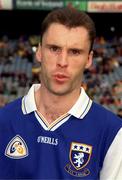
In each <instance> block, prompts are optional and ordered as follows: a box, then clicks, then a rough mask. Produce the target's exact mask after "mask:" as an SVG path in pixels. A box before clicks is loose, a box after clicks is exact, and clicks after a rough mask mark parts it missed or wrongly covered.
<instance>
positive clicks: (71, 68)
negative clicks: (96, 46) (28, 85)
mask: <svg viewBox="0 0 122 180" xmlns="http://www.w3.org/2000/svg"><path fill="white" fill-rule="evenodd" d="M89 49H90V41H89V36H88V32H87V30H86V29H85V28H83V27H76V28H67V27H66V26H64V25H61V24H58V23H53V24H52V25H50V27H49V28H48V30H47V31H46V32H45V33H44V35H43V38H42V44H41V46H40V47H39V49H38V51H37V53H38V61H39V62H41V85H42V87H43V88H44V89H46V91H48V92H50V93H53V94H55V95H59V96H61V95H66V94H68V93H71V92H72V91H75V90H79V88H80V86H81V80H82V76H83V72H84V69H85V68H89V67H90V65H91V63H92V54H93V53H92V52H90V53H89Z"/></svg>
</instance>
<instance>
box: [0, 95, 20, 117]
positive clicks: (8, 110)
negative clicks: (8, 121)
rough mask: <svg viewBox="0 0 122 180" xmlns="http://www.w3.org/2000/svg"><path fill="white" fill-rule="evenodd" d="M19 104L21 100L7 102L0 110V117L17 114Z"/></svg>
mask: <svg viewBox="0 0 122 180" xmlns="http://www.w3.org/2000/svg"><path fill="white" fill-rule="evenodd" d="M21 102H22V98H18V99H16V100H14V101H12V102H9V103H8V104H6V105H5V106H4V107H2V108H0V117H1V116H6V115H9V114H12V113H15V112H18V111H19V110H20V109H21Z"/></svg>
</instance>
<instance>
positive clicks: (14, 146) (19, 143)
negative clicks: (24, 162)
mask: <svg viewBox="0 0 122 180" xmlns="http://www.w3.org/2000/svg"><path fill="white" fill-rule="evenodd" d="M5 155H6V156H7V157H9V158H13V159H21V158H24V157H26V156H28V147H27V145H26V143H25V141H24V140H23V139H22V137H21V136H19V135H16V136H15V137H14V138H13V139H12V140H11V141H10V142H9V143H8V145H7V147H6V150H5Z"/></svg>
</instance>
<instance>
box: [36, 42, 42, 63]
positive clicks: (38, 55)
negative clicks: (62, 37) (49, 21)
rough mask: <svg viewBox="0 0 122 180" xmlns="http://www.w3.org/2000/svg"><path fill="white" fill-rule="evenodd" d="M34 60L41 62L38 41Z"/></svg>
mask: <svg viewBox="0 0 122 180" xmlns="http://www.w3.org/2000/svg"><path fill="white" fill-rule="evenodd" d="M35 55H36V60H37V61H38V62H39V63H41V45H40V43H39V45H38V48H37V51H36V54H35Z"/></svg>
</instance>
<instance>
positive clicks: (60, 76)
mask: <svg viewBox="0 0 122 180" xmlns="http://www.w3.org/2000/svg"><path fill="white" fill-rule="evenodd" d="M53 78H54V80H55V81H56V82H58V83H65V82H66V81H68V79H69V77H68V76H66V75H64V74H60V73H58V74H54V75H53Z"/></svg>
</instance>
